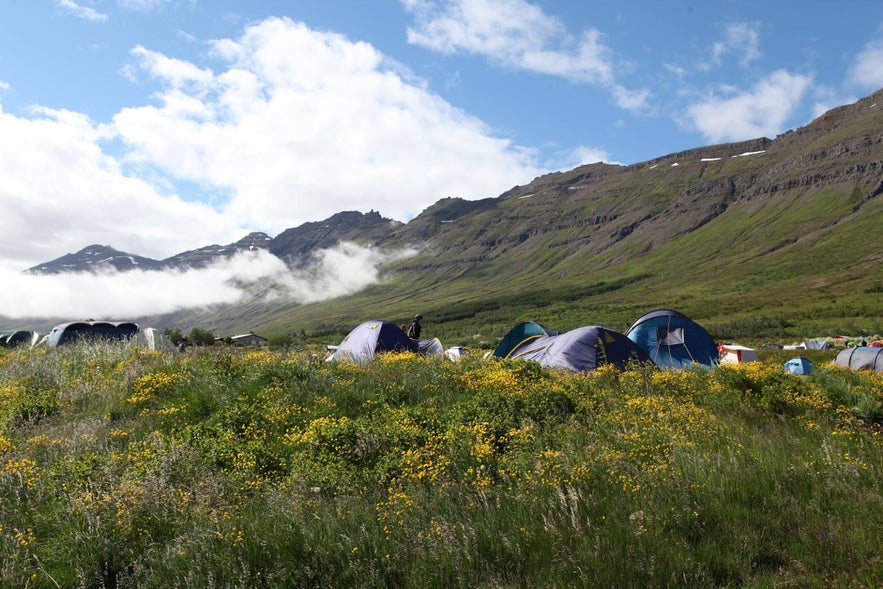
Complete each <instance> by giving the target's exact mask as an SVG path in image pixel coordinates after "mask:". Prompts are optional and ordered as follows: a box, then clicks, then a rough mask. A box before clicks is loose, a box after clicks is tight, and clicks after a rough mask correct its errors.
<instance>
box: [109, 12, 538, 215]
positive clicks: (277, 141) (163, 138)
mask: <svg viewBox="0 0 883 589" xmlns="http://www.w3.org/2000/svg"><path fill="white" fill-rule="evenodd" d="M213 49H214V55H215V57H216V58H217V59H219V60H220V61H221V62H222V63H223V66H224V68H226V69H223V68H222V69H221V70H220V71H218V72H216V73H212V72H211V71H210V70H207V69H203V68H200V67H197V66H195V65H193V64H189V63H186V62H182V61H180V60H175V59H171V58H168V57H165V56H163V55H160V54H158V53H155V52H151V51H148V50H146V49H143V48H140V47H139V48H136V49H135V50H134V52H133V55H134V56H135V57H136V58H137V59H138V60H139V61H140V65H141V67H142V68H143V70H144V71H146V72H147V73H149V74H150V75H151V76H153V77H154V78H156V79H157V80H159V81H160V82H161V83H162V84H163V85H164V89H163V90H161V91H160V92H159V93H157V94H156V97H157V99H158V100H159V101H160V103H161V104H159V105H158V106H145V107H137V108H128V109H124V110H123V111H121V112H120V113H118V114H117V115H116V116H115V117H114V127H115V129H116V130H117V131H118V132H119V136H120V138H121V139H122V140H123V141H124V142H125V143H126V144H127V145H128V147H129V148H130V150H131V151H130V153H129V156H128V158H129V161H130V162H133V163H136V164H138V165H149V166H152V167H155V168H157V169H160V170H163V171H165V172H166V173H168V174H170V175H171V176H173V177H175V178H178V179H183V180H187V181H190V182H196V183H198V184H200V185H204V186H210V187H212V188H213V189H215V190H217V191H219V192H222V193H225V194H229V195H230V198H229V201H228V202H226V203H225V205H224V207H223V212H224V214H225V215H226V216H227V217H228V218H234V219H237V220H238V221H239V222H241V223H243V224H245V225H248V226H252V227H255V228H260V229H262V230H265V231H267V232H276V231H281V230H283V229H286V228H288V227H293V226H296V225H298V224H300V223H303V222H305V221H310V220H317V219H321V218H325V217H327V216H329V215H331V214H333V213H335V212H338V211H341V210H354V209H355V210H364V209H366V208H369V207H370V208H373V209H376V210H379V211H381V212H382V214H384V215H385V216H390V217H394V218H396V219H400V220H406V219H408V218H410V217H412V216H413V215H415V214H416V213H419V212H420V211H421V210H422V209H423V208H425V207H426V206H428V205H430V204H432V203H433V202H435V201H436V200H438V199H439V198H441V197H444V196H459V197H463V198H467V199H469V198H484V197H488V196H496V195H498V194H500V193H502V192H503V191H505V190H507V189H508V188H510V187H511V186H513V185H514V184H518V183H521V182H525V181H529V180H531V179H532V178H534V177H535V176H536V175H537V174H539V173H541V172H542V171H541V170H540V169H538V168H537V167H536V166H535V164H534V163H533V156H532V153H530V152H529V151H527V150H524V149H521V148H518V147H517V146H514V145H512V144H511V143H510V142H509V141H508V140H506V139H501V138H497V137H494V136H493V135H492V134H491V131H490V130H489V129H487V128H486V127H485V125H484V124H483V123H482V122H481V121H479V120H477V119H474V118H472V117H469V116H468V115H466V114H465V113H463V112H462V111H459V110H457V109H455V108H453V107H452V106H451V105H449V104H448V103H446V102H444V101H443V100H441V99H440V98H439V97H438V96H435V95H433V94H430V93H429V92H427V91H426V90H425V89H424V88H423V87H422V86H421V85H420V84H415V83H410V82H409V81H408V80H406V79H404V78H403V77H402V76H401V75H399V74H398V73H396V72H395V71H392V70H391V69H389V68H386V67H385V64H386V62H385V60H384V57H383V55H382V54H380V53H379V52H378V51H377V50H376V49H374V48H373V47H372V46H371V45H369V44H367V43H358V42H351V41H349V40H347V39H346V38H345V37H343V36H341V35H337V34H333V33H325V32H317V31H313V30H310V29H309V28H307V27H306V26H305V25H303V24H300V23H295V22H292V21H290V20H288V19H269V20H265V21H263V22H261V23H258V24H256V25H254V26H251V27H249V28H248V29H247V30H246V31H245V33H244V34H243V35H242V37H241V38H239V39H236V40H232V39H225V40H220V41H217V42H215V43H214V44H213Z"/></svg>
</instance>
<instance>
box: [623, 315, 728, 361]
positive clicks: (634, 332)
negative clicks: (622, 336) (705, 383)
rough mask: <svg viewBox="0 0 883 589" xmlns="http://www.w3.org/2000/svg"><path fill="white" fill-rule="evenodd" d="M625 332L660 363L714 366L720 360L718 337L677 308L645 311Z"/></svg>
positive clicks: (651, 357)
mask: <svg viewBox="0 0 883 589" xmlns="http://www.w3.org/2000/svg"><path fill="white" fill-rule="evenodd" d="M625 333H626V336H628V338H629V339H630V340H632V341H633V342H635V343H636V344H638V346H640V347H641V349H642V350H644V351H645V352H647V355H648V356H650V359H651V360H653V361H654V362H656V364H658V365H659V366H668V367H670V368H689V367H690V366H691V365H693V364H701V365H702V366H707V367H711V366H714V365H715V364H717V363H718V349H717V344H715V342H714V339H713V338H712V337H711V336H710V335H709V334H708V332H707V331H705V329H704V328H703V327H702V326H701V325H699V324H698V323H696V322H695V321H693V320H691V319H690V318H689V317H687V316H686V315H684V314H683V313H679V312H677V311H671V310H669V309H658V310H656V311H650V312H649V313H645V314H644V315H642V316H641V317H639V318H638V320H637V321H635V322H634V323H632V326H631V327H629V328H628V330H627V331H626V332H625Z"/></svg>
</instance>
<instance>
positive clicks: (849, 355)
mask: <svg viewBox="0 0 883 589" xmlns="http://www.w3.org/2000/svg"><path fill="white" fill-rule="evenodd" d="M834 363H835V364H838V365H840V366H846V367H848V368H852V369H853V370H873V371H875V372H883V348H872V347H870V346H862V347H858V348H845V349H843V350H840V352H838V353H837V357H836V358H834Z"/></svg>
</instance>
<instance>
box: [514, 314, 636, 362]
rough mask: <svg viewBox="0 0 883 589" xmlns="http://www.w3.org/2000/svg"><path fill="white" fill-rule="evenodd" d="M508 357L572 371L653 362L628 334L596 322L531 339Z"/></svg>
mask: <svg viewBox="0 0 883 589" xmlns="http://www.w3.org/2000/svg"><path fill="white" fill-rule="evenodd" d="M509 357H510V358H513V359H519V360H531V361H533V362H538V363H539V364H542V365H543V366H545V367H547V368H563V369H564V370H567V371H570V372H590V371H592V370H595V369H596V368H598V367H599V366H601V365H604V364H612V365H613V366H616V367H617V368H619V369H624V368H626V366H627V365H628V364H629V363H630V362H633V361H637V362H652V361H651V360H650V357H649V356H648V355H647V352H645V351H644V350H642V349H641V348H640V347H638V345H637V344H636V343H634V342H633V341H632V340H630V339H629V338H627V337H626V336H625V335H623V334H621V333H617V332H615V331H612V330H610V329H607V328H606V327H600V326H597V325H590V326H587V327H580V328H578V329H573V330H571V331H568V332H566V333H562V334H559V335H546V336H540V337H537V338H534V339H531V340H529V341H527V342H525V343H523V344H522V345H520V346H518V347H517V348H516V349H515V350H513V351H512V352H511V353H510V354H509Z"/></svg>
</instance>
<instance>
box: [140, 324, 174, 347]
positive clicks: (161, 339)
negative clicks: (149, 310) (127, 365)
mask: <svg viewBox="0 0 883 589" xmlns="http://www.w3.org/2000/svg"><path fill="white" fill-rule="evenodd" d="M129 343H130V344H131V345H132V346H135V347H139V348H145V349H147V350H154V351H163V352H168V351H173V350H174V349H175V345H174V344H173V343H172V340H170V339H169V338H168V336H167V335H165V334H164V333H163V332H161V331H160V330H158V329H157V328H155V327H145V328H144V329H141V330H139V331H138V333H136V334H135V335H133V336H132V337H131V339H129Z"/></svg>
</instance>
